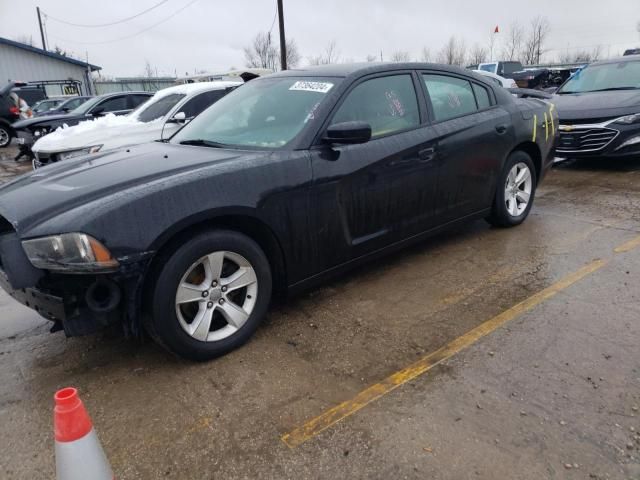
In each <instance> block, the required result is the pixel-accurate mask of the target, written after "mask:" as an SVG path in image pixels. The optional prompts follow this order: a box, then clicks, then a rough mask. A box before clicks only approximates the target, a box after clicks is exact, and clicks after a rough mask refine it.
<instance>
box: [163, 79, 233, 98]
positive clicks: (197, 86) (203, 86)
mask: <svg viewBox="0 0 640 480" xmlns="http://www.w3.org/2000/svg"><path fill="white" fill-rule="evenodd" d="M243 83H244V82H230V81H213V82H194V83H185V84H183V85H176V86H175V87H167V88H163V89H162V90H158V91H157V92H156V95H157V94H159V93H160V94H162V95H171V94H174V93H183V94H185V95H193V94H194V93H200V92H208V91H210V90H224V89H227V88H232V87H237V86H238V85H242V84H243Z"/></svg>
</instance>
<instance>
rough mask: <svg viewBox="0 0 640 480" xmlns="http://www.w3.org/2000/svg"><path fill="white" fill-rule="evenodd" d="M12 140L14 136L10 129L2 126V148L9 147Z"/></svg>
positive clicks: (0, 135)
mask: <svg viewBox="0 0 640 480" xmlns="http://www.w3.org/2000/svg"><path fill="white" fill-rule="evenodd" d="M12 138H13V134H12V132H11V130H10V129H9V127H7V126H6V125H0V148H4V147H8V146H9V144H10V143H11V139H12Z"/></svg>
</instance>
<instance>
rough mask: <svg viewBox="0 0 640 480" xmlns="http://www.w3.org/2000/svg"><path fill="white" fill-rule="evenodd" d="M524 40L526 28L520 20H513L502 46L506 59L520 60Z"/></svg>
mask: <svg viewBox="0 0 640 480" xmlns="http://www.w3.org/2000/svg"><path fill="white" fill-rule="evenodd" d="M523 41H524V28H522V25H520V24H519V23H518V22H513V23H512V24H511V25H509V30H507V37H506V40H505V43H504V45H503V47H502V58H503V59H504V60H518V57H519V55H520V52H521V50H522V42H523Z"/></svg>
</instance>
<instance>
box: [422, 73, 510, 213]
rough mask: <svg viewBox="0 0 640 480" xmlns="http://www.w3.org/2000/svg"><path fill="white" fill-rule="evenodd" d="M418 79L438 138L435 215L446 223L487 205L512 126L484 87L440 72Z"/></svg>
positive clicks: (508, 116)
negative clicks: (424, 92)
mask: <svg viewBox="0 0 640 480" xmlns="http://www.w3.org/2000/svg"><path fill="white" fill-rule="evenodd" d="M421 77H422V79H423V84H424V86H425V88H426V93H427V96H428V100H429V105H430V111H431V112H432V115H433V119H434V122H435V123H434V128H435V131H436V134H437V145H438V182H437V184H438V187H437V193H436V200H435V203H436V216H437V218H438V221H439V223H446V222H448V221H452V220H456V219H458V218H461V217H464V216H466V215H470V214H473V213H476V212H479V211H481V210H483V209H486V208H489V207H490V206H491V203H492V201H493V194H494V192H495V185H496V184H495V182H496V175H497V173H498V172H499V170H500V166H501V164H502V161H503V160H504V158H506V156H507V154H508V152H509V149H510V148H511V146H512V145H513V138H514V131H513V125H512V123H511V117H510V114H509V113H508V112H507V110H506V109H504V108H503V107H501V106H500V105H498V104H497V103H496V100H495V98H494V95H493V92H492V90H491V89H490V88H488V87H487V86H485V85H483V84H481V83H476V82H474V81H472V80H470V79H468V78H466V77H463V76H458V75H455V74H449V73H446V74H445V73H442V72H422V73H421Z"/></svg>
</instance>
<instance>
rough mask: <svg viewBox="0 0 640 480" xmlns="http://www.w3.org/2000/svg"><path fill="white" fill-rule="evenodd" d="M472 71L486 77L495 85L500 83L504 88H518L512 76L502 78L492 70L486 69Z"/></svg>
mask: <svg viewBox="0 0 640 480" xmlns="http://www.w3.org/2000/svg"><path fill="white" fill-rule="evenodd" d="M473 71H474V72H476V73H478V74H480V75H482V76H483V77H487V79H488V80H489V81H490V82H493V83H495V84H496V85H500V86H501V87H504V88H518V85H517V84H516V81H515V80H514V79H513V78H504V77H501V76H500V75H496V74H495V73H493V72H488V71H486V70H473Z"/></svg>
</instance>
